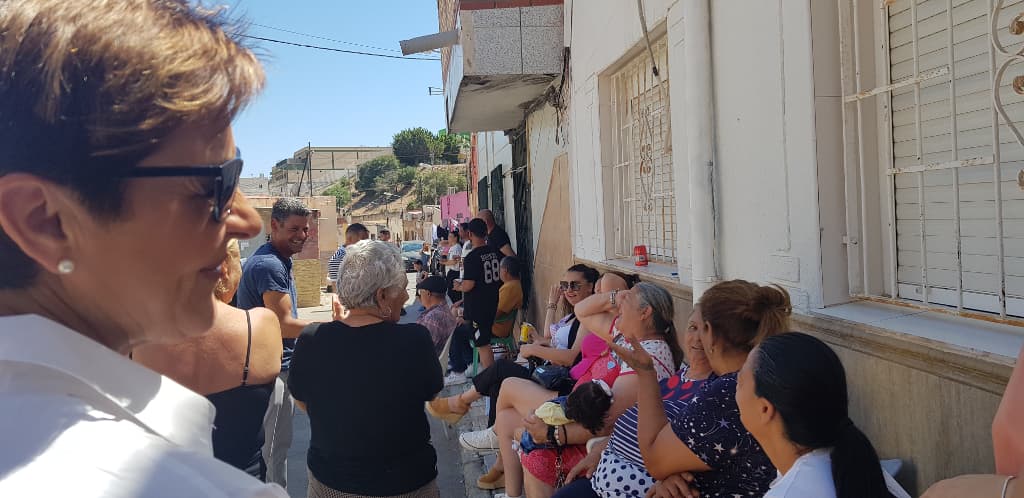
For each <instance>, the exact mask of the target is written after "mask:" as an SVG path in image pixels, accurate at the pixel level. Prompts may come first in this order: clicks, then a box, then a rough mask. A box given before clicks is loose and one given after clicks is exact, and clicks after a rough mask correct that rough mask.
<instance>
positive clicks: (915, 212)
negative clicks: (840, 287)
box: [888, 0, 1024, 316]
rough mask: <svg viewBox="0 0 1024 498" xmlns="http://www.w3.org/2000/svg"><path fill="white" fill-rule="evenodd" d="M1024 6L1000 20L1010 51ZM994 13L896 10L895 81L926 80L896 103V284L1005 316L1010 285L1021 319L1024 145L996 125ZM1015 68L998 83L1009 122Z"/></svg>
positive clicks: (953, 1)
mask: <svg viewBox="0 0 1024 498" xmlns="http://www.w3.org/2000/svg"><path fill="white" fill-rule="evenodd" d="M993 3H998V2H993ZM1022 3H1024V2H1022V1H1021V0H1017V1H1010V2H1005V3H1004V5H1003V7H1002V9H1001V10H1000V11H999V14H998V19H997V20H996V23H995V26H996V27H997V28H998V34H997V36H998V37H999V40H1000V41H1001V42H1002V43H1003V44H1004V45H1006V46H1007V47H1008V48H1010V49H1011V50H1016V49H1017V48H1019V47H1020V45H1021V43H1024V36H1017V35H1012V34H1011V33H1010V32H1009V30H1008V28H1007V27H1008V26H1009V24H1010V21H1011V20H1012V19H1013V17H1014V16H1015V15H1016V14H1017V13H1018V11H1019V10H1020V7H1021V6H1022V5H1021V4H1022ZM989 8H990V6H989V0H924V1H917V2H914V1H912V0H898V1H896V2H894V3H893V4H892V5H891V6H890V7H889V16H888V28H889V31H888V36H889V53H888V56H889V71H890V81H893V82H899V81H903V80H908V79H917V80H919V81H920V82H919V83H918V84H911V85H907V86H904V87H902V88H898V89H895V90H893V91H892V93H891V100H890V104H891V112H892V141H893V143H892V152H893V163H892V165H893V168H892V169H891V170H890V171H889V174H890V175H892V181H893V182H894V187H895V203H896V205H895V214H896V227H895V229H896V248H897V254H896V256H897V257H896V261H897V269H896V270H897V276H896V278H897V288H898V293H899V297H901V298H905V299H912V300H918V301H924V302H929V303H935V304H941V305H946V306H952V307H959V308H963V309H969V310H980V311H987V312H993V313H1003V303H1001V302H1000V299H1001V298H1000V296H1001V295H1003V293H1004V292H1005V299H1006V303H1005V306H1006V308H1005V313H1006V314H1008V315H1015V316H1024V190H1022V189H1021V187H1020V186H1018V183H1017V175H1018V173H1019V172H1020V171H1021V170H1022V168H1024V146H1021V144H1019V143H1018V141H1017V139H1016V138H1015V137H1014V133H1013V131H1012V130H1011V129H1010V128H1009V127H1008V126H1007V125H1006V124H1005V122H1004V121H1003V120H1001V119H1000V120H999V121H997V120H996V119H997V118H996V113H995V109H994V106H993V95H992V83H991V79H992V75H993V74H994V68H995V69H998V67H999V66H1000V65H1001V64H1002V63H1003V61H1004V60H1005V58H1004V57H1002V56H1001V55H1000V54H999V53H998V52H995V49H993V48H992V44H991V37H990V25H991V23H990V14H989ZM1019 67H1020V66H1018V67H1017V68H1016V69H1014V66H1011V69H1010V70H1008V71H1007V72H1006V75H1005V76H1004V77H1003V78H1002V83H1001V85H1000V86H999V97H1000V98H1001V100H1002V104H1003V108H1004V109H1005V111H1006V113H1007V114H1008V116H1009V119H1010V121H1011V122H1014V123H1021V122H1024V96H1021V95H1019V94H1017V93H1016V92H1015V91H1014V90H1013V88H1012V87H1011V83H1012V81H1013V78H1014V76H1016V75H1019V74H1021V71H1020V69H1019ZM997 123H998V124H997ZM997 142H998V143H999V147H998V150H997V149H995V148H994V147H993V144H994V143H997Z"/></svg>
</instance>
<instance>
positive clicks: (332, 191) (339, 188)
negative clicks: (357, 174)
mask: <svg viewBox="0 0 1024 498" xmlns="http://www.w3.org/2000/svg"><path fill="white" fill-rule="evenodd" d="M321 195H329V196H332V197H334V204H335V206H337V208H338V209H341V208H343V207H345V206H347V205H349V203H350V202H352V181H351V180H350V179H348V178H342V179H341V180H338V181H337V182H335V183H334V185H331V186H330V187H327V188H326V189H324V191H323V193H322V194H321Z"/></svg>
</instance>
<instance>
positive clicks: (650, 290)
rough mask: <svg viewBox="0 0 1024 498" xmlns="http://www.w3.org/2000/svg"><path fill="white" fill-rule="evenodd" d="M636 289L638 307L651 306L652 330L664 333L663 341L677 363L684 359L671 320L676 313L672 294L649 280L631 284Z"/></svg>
mask: <svg viewBox="0 0 1024 498" xmlns="http://www.w3.org/2000/svg"><path fill="white" fill-rule="evenodd" d="M633 288H634V289H636V295H637V300H638V301H639V302H640V307H641V308H645V307H650V308H651V322H652V324H653V325H654V330H656V331H657V332H658V333H661V334H665V342H667V343H668V347H669V349H670V350H671V351H672V359H673V360H674V361H675V364H676V365H678V364H680V363H681V362H682V361H683V360H684V355H683V351H682V348H680V347H679V340H678V338H677V337H676V326H675V323H674V322H673V319H674V318H675V314H676V307H675V302H673V301H672V295H671V294H669V293H668V291H667V290H665V289H664V288H662V287H659V286H657V285H654V284H652V283H650V282H640V283H638V284H636V285H635V286H633Z"/></svg>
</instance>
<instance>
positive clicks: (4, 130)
mask: <svg viewBox="0 0 1024 498" xmlns="http://www.w3.org/2000/svg"><path fill="white" fill-rule="evenodd" d="M224 12H225V11H223V10H220V11H209V10H201V9H198V8H195V7H193V6H191V5H190V2H187V1H186V0H164V1H160V2H156V1H152V0H111V1H108V2H105V3H104V6H103V8H96V5H95V4H94V3H92V2H69V1H67V0H20V1H18V2H5V4H4V7H3V8H0V116H2V119H0V176H3V175H6V174H9V173H28V174H30V175H33V176H36V177H39V178H43V179H46V180H48V181H51V182H53V183H55V184H58V185H62V186H64V187H67V188H69V189H70V190H72V191H73V192H74V193H75V194H77V196H78V198H79V199H80V200H81V202H82V203H83V204H84V205H85V207H86V209H88V210H89V211H90V212H91V213H92V214H93V216H96V217H97V218H98V219H99V220H100V221H114V220H117V219H118V218H119V217H120V216H121V215H122V214H123V213H122V208H123V204H124V182H123V181H122V180H121V177H122V176H123V173H125V172H126V171H128V170H130V169H132V168H135V167H137V166H138V164H139V163H140V162H141V161H142V160H143V159H144V158H146V157H148V156H149V155H151V154H153V153H154V152H155V151H156V150H157V149H158V148H160V146H161V145H163V143H164V140H165V139H166V138H167V137H168V136H170V135H171V134H172V133H174V132H175V131H177V130H179V129H181V128H182V127H183V126H185V125H186V124H188V123H215V122H223V123H225V124H227V123H229V122H230V121H231V119H233V118H234V116H235V115H236V114H237V113H238V112H239V110H241V108H242V107H244V106H245V105H246V104H247V103H248V102H249V101H250V100H251V99H252V98H253V97H254V96H255V95H256V94H258V93H259V92H260V90H261V89H262V88H263V82H264V74H263V69H262V67H261V66H260V63H259V61H258V60H257V58H256V56H255V55H254V54H253V53H252V51H250V50H249V49H248V48H246V46H245V45H243V44H242V43H241V42H240V40H241V39H242V36H244V35H243V30H241V29H240V28H239V27H238V26H233V25H231V24H230V19H228V18H226V17H225V16H224V15H223V14H224ZM112 13H116V14H112ZM0 254H2V255H3V257H2V258H0V289H18V288H24V287H26V286H28V285H30V284H31V283H32V281H33V280H34V279H35V277H36V275H37V274H38V272H39V268H38V266H37V265H36V264H35V262H34V261H32V260H31V259H30V258H28V257H27V256H26V255H25V254H24V253H23V252H22V251H21V249H20V248H19V247H18V246H17V244H15V243H14V241H12V240H11V239H10V238H9V237H8V236H7V235H6V234H5V233H4V232H3V230H2V227H0Z"/></svg>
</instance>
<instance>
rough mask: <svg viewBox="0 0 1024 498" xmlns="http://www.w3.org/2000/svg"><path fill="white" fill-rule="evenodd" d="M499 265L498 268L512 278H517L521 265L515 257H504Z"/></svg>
mask: <svg viewBox="0 0 1024 498" xmlns="http://www.w3.org/2000/svg"><path fill="white" fill-rule="evenodd" d="M500 265H501V266H500V268H502V269H504V270H505V271H507V272H508V274H509V275H511V276H512V278H519V274H520V271H522V270H521V269H520V267H521V266H522V264H521V263H520V262H519V258H517V257H515V256H505V257H504V258H502V260H501V263H500Z"/></svg>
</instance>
